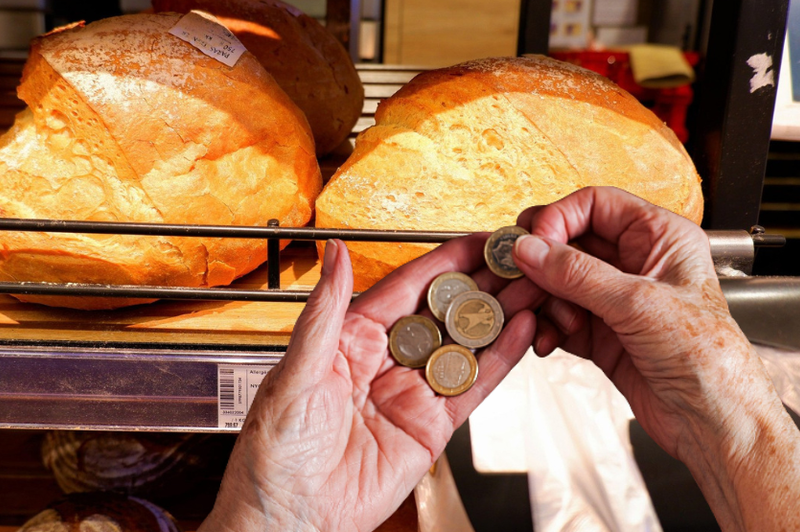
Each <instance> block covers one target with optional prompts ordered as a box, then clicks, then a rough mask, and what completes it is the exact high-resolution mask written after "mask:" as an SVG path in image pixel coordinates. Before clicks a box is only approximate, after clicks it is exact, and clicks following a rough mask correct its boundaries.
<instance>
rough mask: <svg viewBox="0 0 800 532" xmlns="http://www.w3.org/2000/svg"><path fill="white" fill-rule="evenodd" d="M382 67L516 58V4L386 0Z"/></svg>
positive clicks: (499, 0) (509, 0) (513, 0)
mask: <svg viewBox="0 0 800 532" xmlns="http://www.w3.org/2000/svg"><path fill="white" fill-rule="evenodd" d="M385 6H386V8H385V18H384V28H385V29H384V35H385V36H384V43H383V44H384V51H383V56H384V62H386V63H389V64H398V65H421V66H426V67H441V66H447V65H453V64H456V63H460V62H462V61H467V60H470V59H478V58H482V57H490V56H501V55H512V56H513V55H516V53H517V27H518V24H519V7H520V3H519V0H493V1H492V2H485V1H483V0H439V1H437V2H430V1H429V0H386V3H385Z"/></svg>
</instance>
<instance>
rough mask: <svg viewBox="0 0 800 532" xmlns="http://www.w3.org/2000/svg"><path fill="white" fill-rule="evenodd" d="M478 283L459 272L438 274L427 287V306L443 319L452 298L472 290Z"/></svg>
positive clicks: (475, 288)
mask: <svg viewBox="0 0 800 532" xmlns="http://www.w3.org/2000/svg"><path fill="white" fill-rule="evenodd" d="M477 289H478V285H477V284H476V283H475V281H473V280H472V277H470V276H468V275H465V274H463V273H461V272H447V273H443V274H441V275H440V276H438V277H437V278H436V279H434V280H433V282H432V283H431V286H430V288H428V308H430V309H431V312H433V315H434V316H435V317H436V319H437V320H439V321H444V318H445V316H446V315H447V308H448V307H449V306H450V303H451V302H452V301H453V298H454V297H456V296H457V295H458V294H462V293H464V292H472V291H475V290H477Z"/></svg>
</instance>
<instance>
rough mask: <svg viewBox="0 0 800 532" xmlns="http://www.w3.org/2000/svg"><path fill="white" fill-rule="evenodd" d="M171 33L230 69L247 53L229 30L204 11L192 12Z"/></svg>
mask: <svg viewBox="0 0 800 532" xmlns="http://www.w3.org/2000/svg"><path fill="white" fill-rule="evenodd" d="M169 32H170V34H172V35H174V36H176V37H177V38H179V39H181V40H183V41H186V42H188V43H189V44H191V45H192V46H194V47H195V48H197V49H198V50H200V51H201V52H203V53H204V54H206V55H207V56H209V57H213V58H214V59H216V60H217V61H219V62H220V63H222V64H224V65H227V66H229V67H232V66H234V65H235V64H236V62H237V61H238V60H239V58H240V57H241V56H242V54H243V53H245V52H246V51H247V50H246V49H245V47H244V45H242V43H241V42H240V41H239V39H237V38H236V36H235V35H234V34H233V33H231V32H230V30H228V28H226V27H225V26H223V25H222V24H220V23H219V22H217V20H216V19H215V18H214V17H212V16H211V15H209V14H207V13H203V12H202V11H190V12H189V13H187V14H186V15H184V16H183V17H181V19H180V20H178V23H177V24H175V25H174V26H173V27H172V29H171V30H169Z"/></svg>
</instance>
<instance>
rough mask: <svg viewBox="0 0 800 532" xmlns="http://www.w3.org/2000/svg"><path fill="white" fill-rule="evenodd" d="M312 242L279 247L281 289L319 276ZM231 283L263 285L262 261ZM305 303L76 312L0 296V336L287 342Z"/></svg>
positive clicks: (172, 304)
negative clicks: (259, 264)
mask: <svg viewBox="0 0 800 532" xmlns="http://www.w3.org/2000/svg"><path fill="white" fill-rule="evenodd" d="M319 271H320V263H319V261H318V259H317V253H316V250H315V248H314V247H312V246H310V245H308V244H306V243H296V244H295V245H293V246H289V247H288V248H287V249H286V250H284V251H283V252H281V288H283V289H291V290H311V289H312V288H313V287H314V285H315V284H316V282H317V281H318V280H319ZM231 286H232V287H233V288H243V289H257V288H266V286H267V272H266V264H265V265H263V266H262V267H261V268H259V269H258V270H256V271H254V272H252V273H251V274H249V275H247V276H245V277H243V278H241V279H239V280H238V281H236V282H235V283H234V284H233V285H231ZM304 306H305V305H304V304H303V303H261V302H240V301H232V302H221V301H217V302H214V301H205V302H204V301H198V302H194V301H159V302H156V303H152V304H149V305H137V306H135V307H128V308H124V309H117V310H112V311H79V310H70V309H60V308H51V307H46V306H44V305H37V304H26V303H20V302H19V301H17V300H16V299H14V298H13V297H11V296H0V340H59V341H92V342H97V341H102V342H169V343H192V344H198V343H206V344H231V343H239V344H279V345H286V343H287V342H288V339H289V335H290V334H291V332H292V328H293V327H294V323H295V321H296V320H297V317H298V316H299V315H300V312H301V311H302V309H303V307H304Z"/></svg>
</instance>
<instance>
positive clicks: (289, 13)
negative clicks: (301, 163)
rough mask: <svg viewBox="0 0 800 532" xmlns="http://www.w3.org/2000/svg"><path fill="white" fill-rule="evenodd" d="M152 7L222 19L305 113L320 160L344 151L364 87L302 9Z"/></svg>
mask: <svg viewBox="0 0 800 532" xmlns="http://www.w3.org/2000/svg"><path fill="white" fill-rule="evenodd" d="M153 8H154V9H155V10H156V11H177V12H180V13H186V12H188V11H190V10H192V9H200V10H203V11H206V12H208V13H211V14H212V15H214V16H216V17H218V18H219V20H220V22H222V23H223V24H224V25H225V26H227V27H228V28H229V29H230V30H231V31H232V32H233V33H234V34H235V35H236V36H237V38H238V39H239V40H240V41H241V42H242V44H244V46H245V47H246V48H247V50H249V51H250V52H251V53H252V54H253V55H255V57H256V58H257V59H258V60H259V61H260V62H261V64H262V65H264V67H265V68H266V69H267V71H268V72H269V73H270V74H271V75H272V76H273V77H274V78H275V80H276V81H277V82H278V84H279V85H280V86H281V88H282V89H283V90H284V91H286V93H287V94H288V95H289V97H290V98H291V99H292V101H294V102H295V103H296V104H297V106H298V107H300V109H301V110H302V111H303V112H304V113H305V115H306V117H307V118H308V122H309V124H310V125H311V130H312V131H313V133H314V139H315V142H316V150H317V155H320V156H321V155H324V154H326V153H329V152H331V151H332V150H334V149H335V148H336V147H337V146H339V144H341V143H342V141H344V140H345V139H346V138H347V136H348V135H349V134H350V131H351V130H352V128H353V126H354V125H355V123H356V121H357V120H358V118H359V116H361V108H362V106H363V104H364V88H363V86H362V85H361V80H360V79H359V77H358V73H357V72H356V69H355V66H353V62H352V61H351V59H350V56H349V55H348V53H347V50H345V48H344V46H342V45H341V43H339V41H337V40H336V39H335V38H334V37H333V35H331V34H330V33H329V32H328V31H327V30H326V29H325V28H324V27H323V26H322V25H321V24H319V23H318V22H317V21H316V20H314V19H313V18H311V17H309V16H308V15H306V14H304V13H302V12H301V11H300V10H299V9H297V8H295V7H293V6H290V5H288V4H285V3H283V2H280V1H279V0H153Z"/></svg>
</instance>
